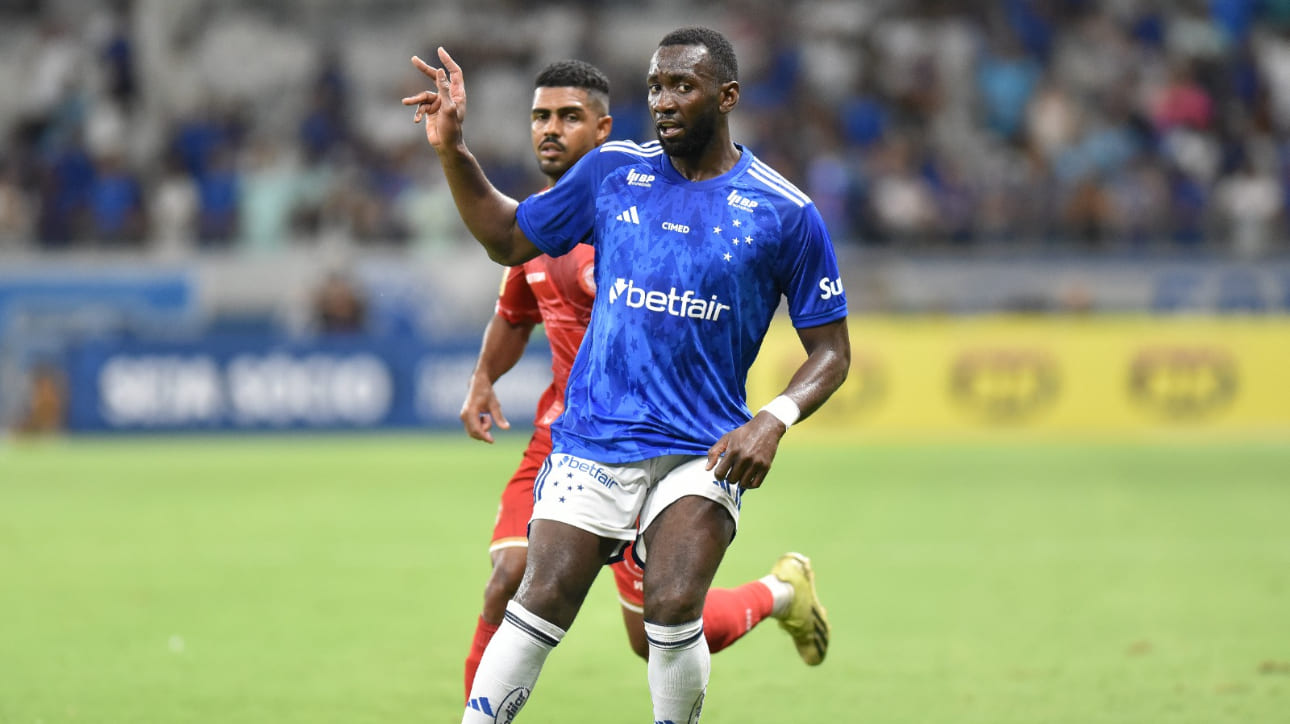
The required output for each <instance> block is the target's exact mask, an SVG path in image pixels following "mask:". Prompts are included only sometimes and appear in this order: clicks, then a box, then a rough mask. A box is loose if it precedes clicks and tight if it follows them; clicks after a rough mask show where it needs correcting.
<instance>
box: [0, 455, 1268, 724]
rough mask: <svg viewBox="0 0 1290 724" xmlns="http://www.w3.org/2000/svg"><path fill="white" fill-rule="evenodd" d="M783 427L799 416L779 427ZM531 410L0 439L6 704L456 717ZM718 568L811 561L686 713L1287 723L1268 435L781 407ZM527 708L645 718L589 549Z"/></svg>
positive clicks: (730, 570)
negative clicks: (811, 605) (808, 634)
mask: <svg viewBox="0 0 1290 724" xmlns="http://www.w3.org/2000/svg"><path fill="white" fill-rule="evenodd" d="M795 432H796V431H795ZM523 437H524V436H523V435H522V434H520V433H515V432H512V433H509V434H507V435H506V441H505V442H503V443H501V444H499V445H497V446H493V447H489V446H486V445H483V444H480V443H475V442H473V441H468V440H466V439H465V438H464V437H461V436H455V435H453V436H447V435H445V436H434V435H426V436H412V435H403V436H391V437H382V436H367V437H351V436H320V437H311V438H310V437H273V436H268V437H262V438H253V439H247V438H234V437H229V438H218V437H216V438H183V437H175V438H149V439H110V440H102V439H100V440H83V439H73V440H63V441H51V442H38V443H29V442H17V441H9V442H7V443H0V722H4V723H5V724H37V723H41V724H54V723H56V722H57V723H61V722H93V723H96V724H98V723H109V724H110V723H122V724H134V723H140V722H158V723H164V724H169V723H172V722H199V723H206V722H210V723H212V724H213V723H216V722H218V723H219V724H231V723H247V724H259V723H266V724H267V723H269V722H272V723H273V724H287V723H296V722H298V723H300V724H306V723H308V724H325V723H329V722H335V723H337V724H340V723H344V724H361V723H365V722H372V723H376V722H381V723H382V724H388V723H391V722H456V721H458V720H459V717H460V707H461V699H460V697H461V687H462V683H461V673H460V672H461V662H462V659H463V657H464V655H465V651H466V646H467V643H468V640H469V637H470V635H471V633H472V630H473V625H474V620H475V616H476V615H477V612H478V608H479V602H480V600H481V595H482V586H483V582H484V579H485V577H486V575H487V571H488V563H487V556H486V553H485V548H486V544H487V539H488V534H489V531H490V530H491V525H492V522H493V515H494V512H495V510H496V501H497V494H498V491H499V490H500V487H501V485H502V483H503V482H504V481H505V480H506V479H507V477H508V476H509V474H510V472H511V470H512V469H513V467H514V465H515V463H516V462H517V460H518V454H519V450H520V446H521V444H522V443H523V439H522V438H523ZM743 517H744V520H743V528H742V530H741V532H740V534H739V538H738V539H737V540H736V542H735V544H734V546H733V547H732V548H731V551H730V553H729V555H728V556H727V558H726V562H725V565H724V566H723V568H722V570H721V573H720V574H719V576H718V581H717V583H718V585H734V584H737V583H740V582H742V581H744V580H747V579H750V578H754V577H757V576H760V575H763V574H764V573H765V572H766V570H767V569H768V567H769V566H770V564H771V563H772V561H773V560H774V559H775V558H776V557H777V556H778V555H779V554H780V553H781V552H783V551H785V550H801V551H803V552H805V553H807V554H809V555H810V556H812V558H813V559H814V560H815V563H816V566H817V570H818V575H819V588H820V593H821V596H822V597H823V598H824V601H825V603H826V605H827V606H828V607H829V610H830V612H831V616H832V619H833V625H834V636H833V644H832V649H831V650H830V653H829V657H828V660H827V661H826V662H825V663H824V665H823V666H821V667H819V668H814V669H812V668H807V667H805V666H803V665H802V664H801V663H800V662H799V661H798V659H797V658H796V655H795V653H794V650H793V648H792V645H791V643H790V642H789V641H788V639H787V637H786V636H785V635H784V634H783V633H782V632H781V631H779V629H778V628H777V627H776V626H775V625H774V623H773V622H767V623H766V624H764V625H763V626H761V627H760V628H758V629H757V630H755V631H753V632H752V633H751V634H750V635H749V636H748V637H746V638H745V639H744V640H743V641H741V642H739V643H738V644H736V645H735V647H733V648H731V649H729V650H727V651H725V652H722V653H720V654H717V655H716V656H715V657H714V659H713V675H712V681H711V684H710V686H709V690H708V699H707V705H706V707H705V710H704V716H703V721H704V722H705V724H734V723H735V722H759V723H760V722H815V721H827V722H843V723H850V722H874V723H880V724H900V723H904V722H910V723H913V722H918V723H920V724H921V723H927V722H933V723H942V722H943V723H946V724H960V723H971V722H979V723H980V724H1008V723H1016V724H1038V723H1041V722H1068V723H1070V724H1098V723H1110V722H1117V723H1124V724H1143V723H1155V722H1196V723H1198V724H1200V723H1205V724H1213V723H1214V722H1239V723H1241V724H1248V723H1269V722H1290V445H1286V444H1284V443H1282V442H1278V441H1266V442H1262V443H1256V442H1236V443H1233V442H1227V443H1196V442H1188V443H1186V444H1172V443H1160V442H1157V443H1141V444H1139V443H1127V442H1126V443H1114V444H1112V443H1101V444H1092V443H1074V442H1072V443H1060V444H1059V443H1051V442H1050V443H1034V442H1032V443H1004V442H988V443H982V444H975V445H969V444H955V445H930V444H929V445H925V446H920V445H912V444H909V445H895V444H867V445H858V444H848V445H836V446H834V445H828V444H824V443H820V442H816V441H813V440H812V439H811V436H810V435H809V434H805V435H801V434H799V435H789V437H788V439H787V440H786V441H785V444H784V446H783V447H782V448H781V452H780V457H779V460H778V465H777V467H776V469H775V471H773V473H772V475H771V478H770V480H769V481H768V483H767V487H765V488H763V489H762V490H759V491H756V492H754V493H750V494H749V495H748V496H746V498H745V506H744V516H743ZM521 720H522V721H525V722H530V723H539V722H555V721H559V722H563V723H568V722H574V723H578V722H586V723H587V724H593V723H594V724H606V723H609V724H617V723H618V722H648V721H650V720H651V717H650V708H649V698H648V692H647V688H646V682H645V668H644V664H643V663H642V662H640V661H638V660H637V659H635V658H634V657H633V656H632V654H631V653H630V651H629V649H628V647H627V640H626V635H625V634H624V633H623V631H622V625H621V620H620V618H619V612H618V606H617V602H616V599H615V596H614V591H613V587H612V580H611V577H610V576H609V575H604V576H602V577H601V579H600V581H598V582H597V584H596V588H595V589H594V590H593V591H592V593H591V595H590V597H589V599H588V602H587V604H586V606H584V608H583V612H582V615H581V616H580V618H579V620H578V621H577V623H575V625H574V626H573V628H572V630H571V631H570V633H569V635H568V637H567V638H566V639H565V641H564V643H562V644H561V646H560V647H559V648H558V649H556V651H555V652H554V653H553V654H552V657H551V659H549V661H548V665H547V668H546V670H545V672H544V674H543V676H542V679H541V680H540V681H539V683H538V686H537V689H536V691H535V694H534V698H533V699H532V701H531V702H530V704H529V706H528V707H527V708H526V709H525V712H524V714H522V715H521Z"/></svg>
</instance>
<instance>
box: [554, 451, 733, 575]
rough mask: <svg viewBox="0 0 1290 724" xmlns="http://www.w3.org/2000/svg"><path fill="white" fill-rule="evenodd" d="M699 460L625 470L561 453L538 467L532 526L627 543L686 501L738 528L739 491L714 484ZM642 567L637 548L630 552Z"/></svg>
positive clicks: (645, 463) (668, 459)
mask: <svg viewBox="0 0 1290 724" xmlns="http://www.w3.org/2000/svg"><path fill="white" fill-rule="evenodd" d="M707 463H708V459H707V457H706V456H702V455H698V456H696V455H664V456H662V457H657V458H650V459H649V460H642V461H640V462H635V463H627V464H625V465H602V464H601V463H597V462H594V461H591V460H587V459H584V458H580V457H575V456H573V455H566V454H564V453H553V454H551V455H549V456H548V457H547V459H546V462H545V463H543V465H542V469H541V471H539V472H538V475H537V480H536V481H535V482H534V484H533V520H558V521H560V522H561V523H568V524H569V525H572V526H574V527H575V528H580V529H582V530H585V531H588V532H590V533H595V534H596V535H598V536H600V537H602V538H614V539H617V540H621V541H624V543H628V542H631V541H634V540H636V538H637V536H638V535H639V533H640V531H643V530H645V529H646V528H649V526H650V523H653V522H654V519H655V518H657V517H658V516H659V514H660V513H662V512H663V510H664V509H665V508H667V506H669V505H671V504H672V503H674V502H676V501H677V500H680V499H681V498H683V497H685V496H687V495H697V496H699V497H702V498H707V499H708V500H712V501H714V502H716V503H719V504H720V505H721V506H722V507H724V508H725V509H726V510H727V511H729V513H730V517H731V518H732V519H733V520H734V522H735V528H736V530H737V529H738V528H739V506H740V503H741V502H742V497H743V488H740V487H739V486H738V485H734V484H731V483H727V482H725V481H723V480H717V479H716V478H715V477H713V475H712V471H711V470H705V469H704V468H705V467H706V466H707ZM635 551H636V555H637V556H638V557H639V558H640V559H641V560H642V561H643V560H644V559H645V550H644V546H643V545H639V544H638V545H637V546H636V549H635Z"/></svg>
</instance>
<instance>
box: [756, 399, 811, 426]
mask: <svg viewBox="0 0 1290 724" xmlns="http://www.w3.org/2000/svg"><path fill="white" fill-rule="evenodd" d="M758 412H769V413H770V414H772V415H774V416H775V417H776V418H777V419H778V420H779V421H780V422H782V423H784V428H785V429H787V428H790V427H792V426H793V423H795V422H797V418H799V417H801V416H802V410H801V409H800V408H799V407H798V406H797V403H796V402H793V401H792V400H791V399H789V398H788V397H786V396H784V395H780V396H779V397H776V398H775V399H773V400H771V401H770V402H767V403H766V404H765V406H763V407H762V408H761V409H760V410H758Z"/></svg>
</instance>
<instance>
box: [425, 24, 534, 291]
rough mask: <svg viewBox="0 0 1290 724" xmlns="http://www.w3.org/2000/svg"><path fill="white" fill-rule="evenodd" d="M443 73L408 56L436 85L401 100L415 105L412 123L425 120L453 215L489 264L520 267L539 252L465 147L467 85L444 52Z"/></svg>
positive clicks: (506, 200) (511, 204)
mask: <svg viewBox="0 0 1290 724" xmlns="http://www.w3.org/2000/svg"><path fill="white" fill-rule="evenodd" d="M439 60H440V62H442V63H443V68H433V67H431V66H430V65H428V64H427V63H426V62H425V61H423V60H421V59H420V58H418V57H416V56H412V65H413V66H414V67H416V69H417V70H419V71H421V73H422V74H424V75H425V76H426V77H427V78H430V79H431V80H433V81H434V83H435V87H436V89H437V90H426V91H422V92H421V93H418V94H416V95H414V96H409V97H407V98H404V99H403V105H405V106H416V109H417V110H416V113H415V114H414V115H413V117H412V120H413V122H414V123H420V122H421V121H422V119H425V122H426V124H425V130H426V141H428V142H429V143H430V146H431V147H433V148H434V150H435V152H436V153H437V154H438V156H439V163H440V165H441V166H443V173H444V177H445V178H446V179H447V180H448V188H450V189H451V190H452V199H453V202H454V203H456V205H457V212H458V213H459V214H461V219H462V221H464V222H465V223H466V228H468V229H470V233H471V234H473V235H474V237H475V238H476V239H477V240H478V241H479V243H480V244H481V245H483V247H484V249H485V250H486V251H487V252H488V256H489V258H490V259H492V260H493V261H495V262H497V263H499V264H504V265H507V266H514V265H516V264H521V263H523V262H525V261H528V260H529V259H532V258H533V257H535V256H537V255H538V254H539V253H541V252H539V251H538V248H537V247H536V246H534V245H533V242H531V241H529V239H528V237H526V236H525V235H524V232H523V231H521V230H520V227H519V224H518V223H516V218H515V210H516V208H518V206H519V202H517V201H516V200H515V199H512V198H511V197H509V196H507V195H506V194H503V193H502V192H500V191H498V190H497V188H496V187H494V186H493V184H492V183H491V182H490V181H489V180H488V177H487V176H485V175H484V171H483V169H482V168H480V166H479V162H478V161H477V160H476V159H475V156H474V154H472V153H471V152H470V149H468V148H467V147H466V142H465V140H464V138H463V135H462V125H463V123H464V121H465V116H466V84H465V80H464V79H463V77H462V73H461V67H460V66H458V65H457V63H456V62H455V61H453V59H452V56H450V55H448V51H446V50H444V49H443V48H439Z"/></svg>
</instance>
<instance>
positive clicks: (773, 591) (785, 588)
mask: <svg viewBox="0 0 1290 724" xmlns="http://www.w3.org/2000/svg"><path fill="white" fill-rule="evenodd" d="M757 580H758V581H760V582H761V583H763V584H764V585H765V586H766V587H767V588H769V589H770V597H771V598H772V599H773V600H774V601H775V603H773V604H772V605H771V607H770V617H771V618H783V617H784V614H786V613H788V607H789V606H791V605H792V604H793V586H792V584H789V583H785V582H784V581H781V580H779V579H778V578H776V577H774V576H772V575H771V574H769V573H767V574H766V575H764V576H762V577H761V578H758V579H757Z"/></svg>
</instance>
